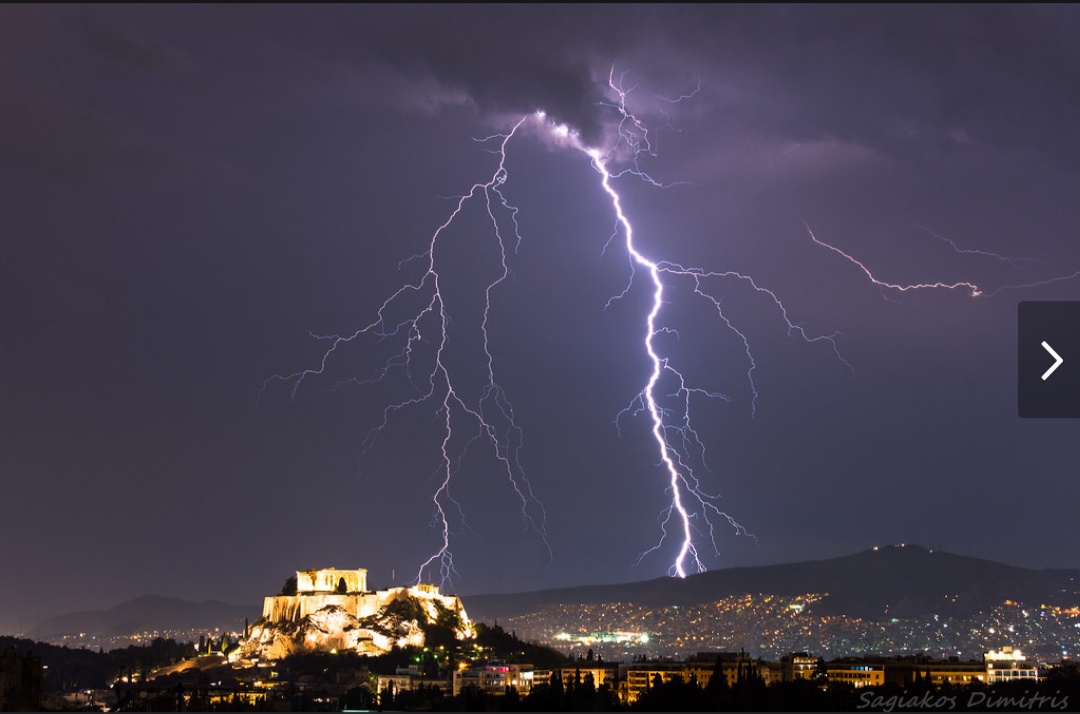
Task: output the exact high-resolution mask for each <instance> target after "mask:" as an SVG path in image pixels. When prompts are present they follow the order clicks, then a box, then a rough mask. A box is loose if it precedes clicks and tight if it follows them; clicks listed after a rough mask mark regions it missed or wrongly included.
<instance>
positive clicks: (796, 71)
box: [322, 6, 1080, 165]
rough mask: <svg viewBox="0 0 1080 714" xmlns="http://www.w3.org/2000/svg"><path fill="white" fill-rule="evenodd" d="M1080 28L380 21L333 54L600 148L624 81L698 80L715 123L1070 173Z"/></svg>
mask: <svg viewBox="0 0 1080 714" xmlns="http://www.w3.org/2000/svg"><path fill="white" fill-rule="evenodd" d="M1075 24H1076V22H1075V19H1074V18H1073V17H1072V14H1071V13H1068V12H1065V11H1059V10H1055V9H1053V8H1036V9H1034V10H1032V9H1030V8H1020V7H1014V6H992V7H981V8H978V9H977V10H973V9H970V8H967V7H960V6H946V7H941V8H933V9H927V8H915V7H872V8H851V7H845V8H839V7H802V6H791V7H785V6H769V7H764V8H758V7H747V6H736V7H727V6H723V7H709V8H702V7H692V8H691V7H677V8H670V9H669V8H662V9H661V8H654V7H631V8H619V9H608V8H601V7H596V6H590V7H585V8H578V7H565V6H555V7H528V8H521V7H516V8H495V9H487V8H484V7H478V6H475V7H474V6H468V7H463V8H458V7H453V8H443V7H437V8H425V9H424V11H423V12H417V11H416V9H415V8H413V9H389V8H379V9H378V10H376V11H366V12H364V13H363V19H362V21H359V22H357V21H356V18H355V17H352V18H351V19H350V21H349V22H346V23H344V26H346V27H350V28H352V31H351V32H344V33H341V34H339V35H338V36H337V39H336V40H332V41H331V42H330V44H331V45H333V44H334V43H335V42H339V43H340V44H339V45H338V46H337V48H336V50H333V51H335V52H336V51H340V53H341V54H344V55H348V56H351V57H353V58H354V59H358V60H360V62H361V63H362V64H363V65H364V66H365V68H366V71H370V70H373V69H374V70H376V71H378V70H380V69H382V70H386V71H389V72H392V73H393V74H394V76H395V77H396V78H397V79H399V80H400V81H401V84H400V85H399V86H398V91H401V92H409V91H420V92H427V93H429V94H430V93H432V92H434V91H435V90H434V89H433V87H438V88H441V90H442V91H443V92H445V101H447V102H450V101H454V99H453V98H455V97H456V98H461V97H463V96H464V97H467V98H468V100H469V101H471V102H473V103H474V104H475V105H476V106H477V107H478V108H479V109H480V110H481V111H483V112H490V113H508V112H512V113H526V112H530V111H533V110H535V109H538V108H543V109H545V110H546V111H547V112H548V113H549V114H552V115H553V116H555V117H557V118H558V119H559V120H561V121H565V122H567V123H569V124H571V125H572V126H575V127H577V128H578V129H579V130H580V131H581V132H582V134H583V135H584V136H585V137H586V139H587V140H590V141H591V140H595V139H597V138H598V137H599V136H600V134H601V132H602V130H603V127H604V125H605V124H608V123H610V122H611V121H612V120H613V118H614V114H613V113H612V112H611V111H610V109H607V108H605V107H603V106H602V105H601V104H600V103H601V102H602V101H610V100H611V98H612V94H611V92H610V90H609V89H608V87H607V76H608V72H609V71H610V70H611V69H612V68H614V69H615V70H616V71H617V72H622V71H627V72H629V76H630V80H629V81H630V83H631V84H637V83H639V82H640V84H641V85H642V88H641V90H640V92H641V93H642V94H645V95H649V96H651V95H652V94H671V95H676V96H677V95H678V94H680V93H685V92H686V90H687V89H689V88H690V86H692V84H693V81H692V78H693V77H695V76H696V77H699V78H700V79H701V81H702V82H703V83H704V84H705V85H706V86H713V87H728V88H730V89H732V92H731V93H730V94H729V95H728V96H727V98H726V100H725V101H724V102H723V103H714V104H712V105H711V106H709V110H710V111H713V112H716V113H717V115H718V116H720V117H722V118H723V119H724V120H725V121H729V122H737V123H739V124H742V125H744V126H746V127H747V128H752V129H753V130H755V131H759V132H768V133H774V134H778V135H782V136H786V137H790V138H792V139H794V140H813V139H823V138H828V139H840V140H845V141H853V142H857V143H862V144H865V145H867V146H871V147H874V148H876V149H879V150H882V151H885V152H886V153H889V154H893V155H904V156H907V157H912V156H915V157H917V156H931V155H933V154H934V152H937V151H941V150H948V149H950V148H951V147H955V146H957V145H960V144H964V143H966V142H980V143H985V144H989V145H993V146H996V147H999V148H1001V149H1022V150H1027V151H1033V152H1037V153H1039V154H1040V155H1042V156H1043V157H1044V158H1046V159H1048V160H1051V161H1054V162H1064V163H1068V164H1070V165H1075V164H1076V163H1077V162H1078V161H1080V139H1076V138H1072V137H1074V136H1075V132H1070V131H1063V129H1065V128H1067V127H1071V126H1075V125H1076V124H1077V122H1078V121H1080V114H1078V109H1077V102H1076V98H1077V92H1078V91H1080V90H1078V87H1080V82H1078V81H1077V77H1078V61H1077V60H1078V50H1077V48H1076V44H1075V43H1074V42H1073V41H1072V39H1071V38H1072V36H1073V33H1074V32H1075V30H1076V27H1075ZM322 49H323V50H324V51H325V50H327V49H328V48H327V47H326V46H323V48H322ZM410 82H411V83H413V84H412V86H411V87H410V86H409V84H410ZM440 101H442V100H440V99H439V98H438V97H430V96H429V97H428V98H427V101H425V102H424V104H425V105H427V106H431V105H437V104H438V103H439V102H440ZM703 101H708V100H703ZM713 101H714V102H715V100H713ZM698 109H699V110H700V107H699V108H698ZM665 110H666V111H667V112H676V111H677V110H676V108H674V107H672V106H670V105H669V106H667V107H665ZM688 111H693V109H688Z"/></svg>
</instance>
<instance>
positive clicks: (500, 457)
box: [263, 117, 551, 583]
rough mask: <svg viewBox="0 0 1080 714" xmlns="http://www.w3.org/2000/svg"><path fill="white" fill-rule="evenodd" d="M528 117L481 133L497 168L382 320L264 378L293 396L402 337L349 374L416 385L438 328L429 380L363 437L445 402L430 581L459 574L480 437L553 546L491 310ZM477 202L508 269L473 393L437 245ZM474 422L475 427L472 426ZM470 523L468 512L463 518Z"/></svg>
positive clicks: (461, 204)
mask: <svg viewBox="0 0 1080 714" xmlns="http://www.w3.org/2000/svg"><path fill="white" fill-rule="evenodd" d="M528 118H529V117H523V118H522V119H520V120H519V121H518V122H517V123H516V124H515V125H514V126H513V128H512V129H511V130H510V131H509V132H507V133H506V134H497V135H494V136H490V137H487V138H485V139H480V140H479V141H481V142H485V143H486V142H497V144H498V149H496V150H495V153H496V154H497V156H498V157H499V161H498V165H497V167H496V168H495V171H494V173H492V175H491V177H490V178H489V179H488V180H487V181H483V182H479V183H476V184H473V186H472V187H471V188H470V189H469V191H468V192H467V193H465V194H464V195H462V196H459V197H458V199H457V202H456V204H455V206H454V209H453V210H452V211H451V213H450V215H449V216H448V217H447V219H446V220H445V221H444V222H443V223H442V224H441V225H440V226H439V227H438V228H436V229H435V231H434V233H432V236H431V240H430V242H429V243H428V247H427V250H426V251H424V252H423V253H421V254H419V255H414V256H412V257H411V258H408V259H406V260H405V261H402V263H401V264H400V265H399V268H401V267H404V266H405V265H407V264H408V263H411V262H413V261H423V262H425V263H426V269H425V271H424V273H423V275H421V276H420V278H419V279H418V280H416V281H414V282H408V281H407V282H406V283H405V284H404V285H402V286H401V287H400V288H398V289H397V290H396V291H395V292H394V293H392V294H391V295H390V297H388V298H387V299H386V300H385V301H384V302H383V303H382V305H381V306H380V307H379V309H378V310H377V311H376V315H375V319H374V320H373V321H372V322H370V323H369V324H367V325H366V326H364V327H361V328H360V329H358V330H356V331H355V332H353V333H352V334H351V335H346V336H341V335H329V336H322V337H319V339H323V340H329V341H330V343H331V344H330V347H329V348H327V349H326V351H325V352H324V353H323V355H322V359H321V360H320V362H319V365H318V366H317V367H315V368H311V369H305V370H301V371H299V372H294V373H292V374H288V375H274V376H272V377H270V378H269V379H267V380H266V381H265V382H264V383H263V388H264V389H265V388H266V387H268V386H269V385H270V384H271V383H274V382H284V383H287V384H290V385H291V387H292V389H291V394H292V396H295V395H296V392H297V390H298V389H299V388H300V385H301V383H302V382H303V381H304V380H305V379H306V378H308V377H312V376H315V375H321V374H324V373H325V372H326V370H327V367H328V364H329V361H330V359H331V357H332V356H333V355H334V353H335V352H336V351H337V350H338V348H339V347H341V346H343V345H345V344H347V343H350V342H353V341H356V340H359V339H361V338H364V337H370V338H374V339H378V340H384V339H389V338H395V337H397V338H399V339H400V340H402V342H403V344H402V347H401V349H400V351H399V352H397V353H396V354H395V355H393V356H391V357H390V358H389V359H387V360H386V362H385V363H383V364H382V365H381V366H380V367H379V368H378V369H377V370H376V371H375V373H374V374H373V375H372V376H370V377H368V378H365V379H352V380H349V381H351V382H353V383H356V384H367V383H371V382H377V381H380V380H383V379H385V378H386V377H387V376H388V375H389V374H390V373H391V372H393V371H395V370H404V371H405V372H406V373H407V374H408V376H409V380H410V382H412V383H413V385H414V386H415V385H416V381H415V380H414V379H413V375H412V364H413V357H414V350H415V349H416V348H417V346H418V345H419V344H420V343H421V341H422V340H424V335H425V334H426V333H427V332H428V331H429V330H431V331H433V332H434V335H435V337H434V340H433V342H434V343H435V344H436V347H435V354H434V360H433V367H432V368H431V370H430V371H429V372H428V373H427V375H426V376H425V377H424V378H423V383H422V384H421V386H419V387H418V388H417V389H416V393H415V394H414V395H412V396H410V397H408V398H406V399H403V400H401V401H398V402H395V403H393V404H390V405H388V406H387V407H385V408H384V409H383V416H382V421H381V423H380V424H379V425H378V426H377V427H375V428H374V429H372V430H371V432H370V433H369V434H368V435H367V437H366V438H365V439H364V446H363V448H364V450H365V451H367V450H368V449H370V448H371V446H372V445H373V444H374V442H375V440H376V438H377V437H378V436H379V434H380V433H381V432H382V431H383V430H384V429H385V428H386V427H387V425H388V424H389V422H390V419H391V417H392V415H394V414H395V413H396V412H398V411H401V410H403V409H405V408H407V407H414V406H417V405H420V404H424V403H435V404H437V405H438V413H439V415H440V416H441V421H442V441H441V443H440V445H439V450H440V454H441V467H440V471H439V477H438V486H437V488H436V490H435V493H434V494H433V496H432V508H433V515H434V521H435V527H436V528H437V529H438V530H439V532H440V537H441V540H440V544H439V546H438V548H437V549H436V550H435V552H434V553H433V554H432V555H431V556H430V557H428V558H427V559H426V560H425V561H424V562H423V563H421V564H420V567H419V569H418V571H417V576H416V578H417V582H420V581H423V580H424V573H425V571H426V570H428V569H429V568H434V569H435V571H436V572H437V574H438V579H439V581H440V583H445V581H446V580H448V579H449V578H450V577H451V576H452V575H454V574H455V573H456V570H455V568H454V558H453V554H452V552H451V550H450V536H451V534H450V520H449V518H448V516H447V512H446V509H447V508H448V507H450V506H451V505H453V507H454V508H455V509H456V510H457V511H458V512H459V513H461V514H462V516H463V515H464V513H463V509H462V508H461V505H460V504H459V503H458V502H457V501H456V500H455V499H454V497H453V495H452V492H451V487H452V482H453V478H454V475H455V473H456V472H457V471H458V469H459V466H460V462H461V459H462V457H463V456H464V454H465V452H466V451H467V450H468V448H469V447H470V445H472V444H473V443H474V442H476V441H477V440H485V441H487V443H488V444H490V446H491V447H492V449H493V452H494V455H495V458H496V459H497V461H498V462H499V463H500V465H501V466H502V468H503V470H504V471H505V475H506V477H507V479H508V481H509V483H510V485H511V487H512V488H513V490H514V492H515V493H516V495H517V497H518V499H519V501H520V504H521V514H522V520H523V522H524V523H525V526H526V527H527V528H529V529H531V530H533V531H535V532H536V533H537V535H538V536H539V537H540V539H541V540H542V541H543V542H544V545H545V546H547V547H548V552H549V554H550V552H551V549H550V546H548V545H547V530H546V513H545V510H544V507H543V504H542V503H541V502H540V501H539V499H537V498H536V496H535V494H534V493H533V489H532V485H531V484H530V482H529V479H528V478H527V476H526V475H525V471H524V469H523V468H522V466H521V460H520V456H519V452H520V448H521V438H522V434H521V429H520V428H519V427H518V426H517V422H516V421H515V417H514V409H513V405H512V404H511V402H510V400H509V398H508V397H507V395H506V392H505V391H504V390H503V388H502V386H500V384H499V382H498V380H497V379H496V376H495V367H494V357H493V356H492V352H491V348H490V342H489V334H488V322H489V318H490V312H491V302H492V298H493V294H494V292H495V291H496V290H497V289H498V287H499V286H500V285H501V284H502V283H503V282H504V281H505V280H506V278H507V277H508V276H509V272H510V271H509V266H508V264H507V253H508V250H507V236H506V235H504V232H503V229H502V228H501V227H500V222H499V218H498V216H497V215H496V211H497V210H500V209H501V210H502V211H504V212H505V213H506V214H507V215H508V217H509V222H510V224H511V225H512V226H513V233H514V239H515V241H516V242H517V243H520V241H521V235H520V234H519V232H518V225H517V208H515V207H514V206H512V205H511V204H510V203H509V202H508V201H507V199H506V196H505V195H504V193H503V192H502V187H503V184H505V183H506V181H507V178H508V176H507V172H506V147H507V143H508V142H509V141H510V139H511V138H512V137H513V136H514V134H515V133H516V132H517V131H518V130H519V129H520V128H521V126H522V125H523V124H524V123H525V122H526V120H527V119H528ZM471 201H481V202H482V203H483V207H484V210H485V212H486V214H487V217H488V219H489V220H490V222H491V230H492V234H493V236H494V238H495V242H496V244H497V248H498V252H499V260H500V266H501V270H500V271H499V273H498V274H497V275H496V276H495V278H494V279H493V280H492V281H491V282H489V283H488V284H487V286H486V287H485V289H484V308H483V316H482V320H481V335H482V340H483V351H484V357H485V365H484V368H485V370H486V375H485V377H486V378H485V383H484V385H483V387H482V389H481V391H480V393H479V394H478V395H473V396H472V398H470V397H469V395H466V394H465V393H464V391H463V390H462V389H460V388H458V386H457V381H458V380H456V378H455V376H454V375H453V374H452V373H451V370H450V369H448V367H447V363H446V359H445V357H446V349H447V346H448V344H449V341H450V318H449V315H448V313H447V308H446V302H445V300H444V298H443V292H442V286H441V285H440V279H441V275H440V273H439V266H438V265H437V262H436V250H437V247H438V245H439V242H440V238H441V237H442V235H443V233H444V232H446V231H447V230H448V229H449V228H450V226H451V225H452V224H453V223H454V221H455V220H456V219H457V218H458V216H459V215H460V214H461V212H462V211H463V210H464V209H465V207H466V205H467V204H468V203H469V202H471ZM514 247H515V249H516V245H515V246H514ZM412 297H422V298H423V300H422V301H421V308H420V309H419V310H418V311H416V312H414V313H413V314H412V315H411V316H410V317H408V318H407V319H405V320H404V321H402V322H399V323H397V324H391V322H390V321H389V320H388V317H387V314H388V313H389V312H390V310H391V308H392V307H395V306H396V305H397V304H398V303H399V302H404V301H405V299H406V298H412ZM470 424H471V426H469V425H470ZM466 429H468V430H469V431H468V432H467V439H466V441H465V443H464V444H463V445H462V446H461V447H460V448H459V449H457V450H456V451H453V450H452V443H453V441H454V439H455V438H456V437H455V434H458V433H459V432H461V431H464V430H466ZM463 522H464V518H463Z"/></svg>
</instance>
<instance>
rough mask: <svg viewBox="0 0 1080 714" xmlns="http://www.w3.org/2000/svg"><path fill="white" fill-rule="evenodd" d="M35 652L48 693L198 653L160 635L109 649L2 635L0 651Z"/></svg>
mask: <svg viewBox="0 0 1080 714" xmlns="http://www.w3.org/2000/svg"><path fill="white" fill-rule="evenodd" d="M12 651H14V652H16V653H18V654H27V653H30V654H33V655H34V656H35V657H37V658H38V659H40V660H41V664H42V665H43V666H44V667H45V671H44V680H43V681H44V686H45V691H46V692H69V691H74V690H78V689H102V688H105V687H108V686H109V684H110V683H112V681H113V680H114V679H115V678H116V677H118V676H122V675H124V674H136V673H138V674H143V673H146V672H150V671H152V670H154V669H157V668H159V667H164V666H167V665H170V664H173V663H174V662H178V661H180V660H182V659H185V658H187V657H193V656H194V655H195V646H194V645H193V644H191V643H190V642H185V643H177V642H176V640H173V639H164V638H161V637H159V638H157V639H155V640H154V641H153V642H151V643H150V644H148V645H141V646H140V645H131V646H128V647H124V648H120V649H115V650H110V651H108V652H105V651H103V650H101V649H98V650H97V651H94V650H90V649H72V648H70V647H60V646H57V645H50V644H46V643H44V642H35V641H34V640H27V639H22V638H18V637H8V636H0V652H12Z"/></svg>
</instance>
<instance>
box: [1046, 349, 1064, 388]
mask: <svg viewBox="0 0 1080 714" xmlns="http://www.w3.org/2000/svg"><path fill="white" fill-rule="evenodd" d="M1042 346H1043V349H1044V350H1046V351H1047V352H1049V353H1050V356H1051V357H1053V358H1054V364H1052V365H1050V369H1048V370H1046V374H1044V375H1043V377H1042V378H1043V381H1046V378H1047V377H1049V376H1050V375H1051V374H1053V373H1054V370H1055V369H1057V368H1058V367H1060V366H1061V363H1062V362H1064V361H1065V360H1063V359H1061V355H1059V354H1058V353H1057V352H1054V348H1053V347H1051V346H1050V345H1048V344H1046V342H1043V343H1042Z"/></svg>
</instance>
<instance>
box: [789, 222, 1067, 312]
mask: <svg viewBox="0 0 1080 714" xmlns="http://www.w3.org/2000/svg"><path fill="white" fill-rule="evenodd" d="M916 225H918V224H916ZM803 226H805V227H806V233H807V235H809V236H810V240H812V241H813V242H814V243H817V244H818V245H820V246H821V247H823V248H826V249H828V250H830V251H832V252H833V253H836V254H837V255H839V256H841V257H842V258H844V259H845V260H846V261H848V262H849V263H851V264H852V265H854V266H856V267H857V268H858V269H859V270H861V271H862V272H863V274H864V275H866V277H867V278H868V279H869V280H870V282H871V283H873V284H874V285H877V286H878V287H879V288H887V289H889V290H895V291H897V292H909V291H912V290H928V289H944V290H961V289H962V290H967V291H968V293H969V295H970V297H973V298H977V297H993V296H994V295H997V294H998V293H1000V292H1002V291H1004V290H1021V289H1029V288H1037V287H1044V286H1047V285H1053V284H1054V283H1060V282H1063V281H1066V280H1072V279H1074V278H1077V277H1080V270H1077V271H1074V272H1072V273H1068V274H1066V275H1057V276H1054V277H1050V278H1046V279H1045V280H1035V281H1031V282H1027V283H1016V284H1009V285H1000V286H998V287H996V288H994V289H992V290H986V289H985V288H983V287H980V286H979V285H977V284H976V283H973V282H970V281H967V280H958V281H955V282H951V283H950V282H945V281H938V282H932V283H891V282H889V281H887V280H882V279H880V278H878V277H877V276H875V275H874V273H872V272H871V271H870V268H868V267H867V266H866V264H865V263H863V262H862V261H861V260H859V259H858V258H856V257H854V256H853V255H851V254H850V253H847V252H845V251H843V250H841V249H840V248H837V247H836V246H834V245H832V244H830V243H826V242H825V241H823V240H821V239H820V238H818V237H817V236H816V235H815V234H814V231H813V229H811V228H810V224H809V223H807V222H806V220H805V219H803ZM918 227H919V228H923V230H925V231H927V232H928V233H930V234H931V235H932V236H934V237H935V238H939V239H941V240H942V241H943V242H945V243H947V244H948V245H949V246H950V247H951V248H952V249H953V252H955V253H960V254H968V255H979V256H983V257H988V258H993V259H995V260H998V261H1001V262H1003V263H1007V264H1009V265H1010V266H1012V267H1014V268H1015V267H1017V266H1018V265H1019V264H1021V263H1044V261H1041V260H1037V259H1034V258H1010V257H1008V256H1004V255H1000V254H998V253H992V252H990V251H984V250H975V249H963V248H960V247H959V246H957V245H956V243H955V242H954V241H952V240H950V239H949V238H945V237H944V236H941V235H938V234H937V233H934V232H933V231H931V230H929V229H928V228H924V227H923V226H918Z"/></svg>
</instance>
